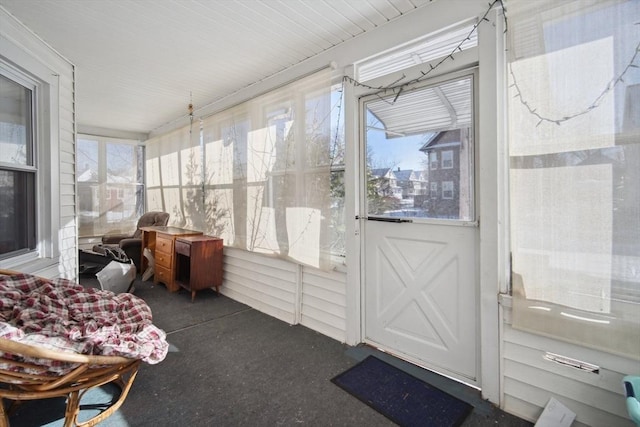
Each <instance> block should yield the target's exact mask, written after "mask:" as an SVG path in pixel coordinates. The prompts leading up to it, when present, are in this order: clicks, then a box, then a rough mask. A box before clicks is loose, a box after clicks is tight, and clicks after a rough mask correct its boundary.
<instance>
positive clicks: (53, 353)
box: [0, 269, 157, 427]
mask: <svg viewBox="0 0 640 427" xmlns="http://www.w3.org/2000/svg"><path fill="white" fill-rule="evenodd" d="M14 274H16V272H15V271H12V270H4V269H0V275H14ZM142 361H143V360H141V359H133V358H127V357H122V356H103V355H89V354H81V353H77V352H72V351H70V350H66V351H61V350H52V349H49V348H45V347H41V346H37V345H33V344H26V343H22V342H18V341H13V340H10V339H5V338H0V427H8V426H9V415H10V414H11V413H12V411H13V410H14V409H16V407H17V406H18V405H19V404H20V403H21V402H22V401H25V400H38V399H47V398H53V397H66V409H65V418H64V427H71V426H78V427H90V426H94V425H96V424H98V423H99V422H101V421H103V420H104V419H106V418H107V417H109V416H111V415H112V414H113V413H114V412H115V411H117V410H118V408H120V406H121V405H122V404H123V403H124V401H125V399H126V398H127V395H128V394H129V390H130V389H131V386H132V385H133V381H134V380H135V378H136V375H137V373H138V369H139V366H140V363H141V362H142ZM38 362H40V363H38ZM156 363H157V362H156ZM64 364H69V366H65V365H64ZM54 365H62V366H65V369H63V370H62V372H65V373H64V374H56V373H52V372H51V370H50V366H54ZM110 383H112V384H114V385H115V386H117V387H118V388H119V389H120V395H119V397H118V399H117V400H116V401H115V402H112V403H111V404H110V405H109V406H108V407H107V408H106V409H104V410H102V411H101V412H100V413H99V414H98V415H96V416H94V417H93V418H91V419H89V420H86V421H82V422H78V415H79V413H80V401H81V399H82V397H83V396H84V395H85V393H87V392H88V391H89V390H91V389H93V388H96V387H100V386H103V385H105V384H110ZM5 400H7V401H8V402H5ZM5 403H7V405H5Z"/></svg>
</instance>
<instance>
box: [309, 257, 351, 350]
mask: <svg viewBox="0 0 640 427" xmlns="http://www.w3.org/2000/svg"><path fill="white" fill-rule="evenodd" d="M346 278H347V275H346V274H345V273H342V272H337V271H330V272H325V271H321V270H317V269H314V268H310V267H303V268H302V292H301V294H302V297H301V306H300V323H301V324H302V325H304V326H306V327H308V328H310V329H313V330H315V331H318V332H320V333H322V334H324V335H327V336H329V337H331V338H334V339H336V340H338V341H340V342H345V341H346V330H347V324H346V290H347V284H346Z"/></svg>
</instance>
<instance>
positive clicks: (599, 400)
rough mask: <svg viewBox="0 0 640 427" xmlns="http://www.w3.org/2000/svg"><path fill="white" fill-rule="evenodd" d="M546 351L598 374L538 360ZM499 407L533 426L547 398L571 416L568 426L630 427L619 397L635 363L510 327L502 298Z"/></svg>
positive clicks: (635, 368)
mask: <svg viewBox="0 0 640 427" xmlns="http://www.w3.org/2000/svg"><path fill="white" fill-rule="evenodd" d="M546 352H551V353H555V354H560V355H563V356H567V357H571V358H575V359H578V360H580V361H583V362H588V363H591V364H594V365H597V366H599V367H600V371H599V373H597V374H596V373H591V372H586V371H582V370H579V369H577V368H573V367H569V366H565V365H560V364H558V363H555V362H551V361H548V360H545V359H543V356H544V355H545V353H546ZM502 371H503V391H504V399H503V407H504V409H505V410H506V411H507V412H510V413H513V414H515V415H518V416H520V417H522V418H525V419H528V420H531V421H535V420H536V419H537V418H538V417H539V416H540V414H541V413H542V410H543V408H544V406H545V405H546V404H547V402H548V400H549V398H550V397H555V398H556V399H558V400H559V401H560V402H562V404H564V405H565V406H566V407H568V408H569V409H570V410H571V411H573V412H575V413H576V414H577V416H576V421H575V423H574V424H573V426H581V425H588V426H629V427H631V426H633V423H632V422H631V421H630V420H629V418H628V415H627V411H626V407H625V400H624V395H623V386H622V377H623V376H624V375H628V374H632V373H636V374H637V373H639V372H640V362H638V361H633V360H630V359H626V358H623V357H619V356H614V355H611V354H606V353H603V352H600V351H596V350H592V349H588V348H584V347H579V346H576V345H573V344H569V343H565V342H561V341H558V340H555V339H551V338H547V337H543V336H537V335H535V334H530V333H527V332H523V331H520V330H517V329H514V328H513V327H512V326H511V308H510V306H509V299H508V298H505V304H504V316H503V358H502Z"/></svg>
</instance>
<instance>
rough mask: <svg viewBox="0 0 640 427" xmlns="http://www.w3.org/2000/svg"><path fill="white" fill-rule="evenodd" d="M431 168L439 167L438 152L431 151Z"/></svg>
mask: <svg viewBox="0 0 640 427" xmlns="http://www.w3.org/2000/svg"><path fill="white" fill-rule="evenodd" d="M429 169H431V170H436V169H438V153H436V152H431V153H429Z"/></svg>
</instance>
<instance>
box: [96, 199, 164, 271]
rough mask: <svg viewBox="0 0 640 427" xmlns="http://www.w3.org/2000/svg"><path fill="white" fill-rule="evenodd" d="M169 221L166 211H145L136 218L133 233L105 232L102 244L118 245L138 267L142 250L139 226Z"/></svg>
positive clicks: (160, 224) (159, 224) (161, 223)
mask: <svg viewBox="0 0 640 427" xmlns="http://www.w3.org/2000/svg"><path fill="white" fill-rule="evenodd" d="M168 222H169V214H168V213H166V212H156V211H152V212H147V213H145V214H143V215H142V216H141V217H140V219H139V220H138V224H137V225H136V231H135V232H134V233H133V234H105V235H104V236H102V245H103V246H116V245H117V246H119V247H120V249H122V250H123V251H124V252H125V253H126V254H127V256H128V257H129V259H130V260H132V261H133V263H134V264H135V265H136V268H137V269H140V266H141V264H140V256H141V252H142V231H140V227H150V226H154V225H155V226H166V225H167V223H168Z"/></svg>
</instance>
